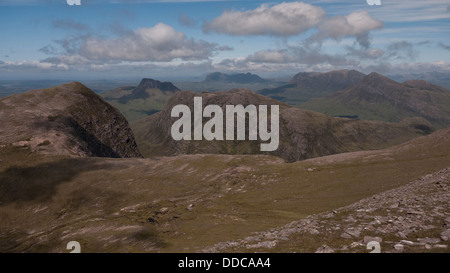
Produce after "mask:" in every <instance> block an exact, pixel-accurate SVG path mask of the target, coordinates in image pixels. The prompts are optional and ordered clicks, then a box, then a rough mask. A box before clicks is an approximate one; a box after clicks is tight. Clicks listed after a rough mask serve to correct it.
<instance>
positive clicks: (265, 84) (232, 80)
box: [176, 72, 286, 92]
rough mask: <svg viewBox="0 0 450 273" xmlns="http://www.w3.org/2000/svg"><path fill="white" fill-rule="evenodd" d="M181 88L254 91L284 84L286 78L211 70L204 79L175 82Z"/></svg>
mask: <svg viewBox="0 0 450 273" xmlns="http://www.w3.org/2000/svg"><path fill="white" fill-rule="evenodd" d="M176 84H177V86H179V87H180V88H181V89H182V90H191V91H196V92H216V91H225V90H230V89H235V88H246V89H250V90H252V91H254V92H256V91H257V90H260V89H263V88H275V87H278V86H280V85H284V84H286V80H278V79H263V78H261V77H260V76H258V75H256V74H252V73H236V74H226V73H221V72H213V73H210V74H208V75H206V77H205V79H204V80H202V81H198V82H187V81H184V82H177V83H176Z"/></svg>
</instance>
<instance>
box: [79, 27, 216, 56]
mask: <svg viewBox="0 0 450 273" xmlns="http://www.w3.org/2000/svg"><path fill="white" fill-rule="evenodd" d="M217 50H219V49H218V48H217V44H215V43H209V42H206V41H203V40H199V41H196V40H194V39H193V38H188V37H186V35H185V34H184V33H183V32H179V31H176V30H175V29H174V28H172V27H171V26H169V25H166V24H163V23H159V24H157V25H155V26H154V27H151V28H140V29H136V30H134V31H133V32H131V33H129V34H127V35H125V36H123V37H119V38H116V39H102V38H98V37H87V38H85V39H84V41H83V42H82V44H81V46H80V48H79V49H78V54H79V55H81V56H83V57H86V58H88V59H93V60H120V61H158V62H166V61H172V60H174V59H182V60H203V59H207V58H209V57H210V56H212V55H213V52H214V51H217Z"/></svg>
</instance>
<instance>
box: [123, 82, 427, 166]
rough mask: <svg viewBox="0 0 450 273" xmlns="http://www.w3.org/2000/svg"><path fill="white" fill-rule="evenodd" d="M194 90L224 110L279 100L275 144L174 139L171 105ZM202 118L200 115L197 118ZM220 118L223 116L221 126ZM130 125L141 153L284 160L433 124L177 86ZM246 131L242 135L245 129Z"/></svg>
mask: <svg viewBox="0 0 450 273" xmlns="http://www.w3.org/2000/svg"><path fill="white" fill-rule="evenodd" d="M195 96H202V100H203V107H204V106H205V105H211V104H215V105H219V106H221V107H222V110H223V112H224V113H225V105H230V104H231V105H237V104H242V105H243V106H247V105H249V104H253V105H256V106H258V105H268V108H269V109H270V105H279V106H280V119H279V124H280V131H279V136H280V142H279V146H278V149H277V150H276V151H273V152H261V151H260V143H261V141H260V140H258V141H249V140H245V141H237V140H234V141H226V140H224V141H215V140H214V141H206V140H201V141H193V140H192V141H184V140H182V141H174V140H173V139H172V137H171V133H170V132H171V126H172V124H173V122H174V121H176V120H177V118H171V116H170V114H171V110H172V108H173V107H174V106H175V105H178V104H184V105H188V106H189V107H190V108H191V111H192V112H193V100H194V97H195ZM269 113H270V110H269ZM224 116H225V114H224ZM269 116H270V114H269ZM207 120H208V119H206V118H204V119H203V122H206V121H207ZM268 120H270V118H268ZM225 124H226V122H225V121H224V126H225ZM131 126H132V128H133V130H134V132H135V134H136V140H137V141H138V144H139V147H140V149H141V152H142V153H143V155H144V156H167V155H169V156H172V155H178V154H208V153H213V154H215V153H218V154H271V155H276V156H279V157H281V158H283V159H285V160H286V161H287V162H294V161H298V160H303V159H307V158H312V157H319V156H324V155H330V154H336V153H343V152H349V151H358V150H368V149H380V148H385V147H388V146H390V145H395V144H398V143H401V142H404V141H407V140H409V139H411V138H414V137H416V136H420V135H424V134H427V133H430V132H432V131H433V130H434V129H433V127H432V126H431V125H430V123H429V122H427V121H426V120H424V119H420V118H416V119H408V120H404V121H402V122H400V123H388V122H379V121H359V120H352V119H347V118H333V117H329V116H326V115H324V114H320V113H316V112H312V111H307V110H301V109H298V108H295V107H291V106H289V105H287V104H284V103H282V102H279V101H276V100H273V99H271V98H268V97H265V96H262V95H258V94H255V93H253V92H251V91H249V90H246V89H234V90H231V91H228V92H215V93H208V92H205V93H202V94H198V93H194V92H191V91H182V92H178V93H177V94H175V95H174V96H172V97H171V98H170V99H169V101H168V103H167V104H166V106H165V107H164V109H163V111H161V112H159V113H157V114H154V115H152V116H149V117H147V118H145V119H142V120H140V121H137V122H134V123H132V124H131ZM269 128H270V127H269ZM192 131H193V130H192ZM224 132H225V128H224ZM246 135H247V137H246V138H247V139H248V134H246ZM192 139H193V138H192Z"/></svg>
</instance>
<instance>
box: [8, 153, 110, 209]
mask: <svg viewBox="0 0 450 273" xmlns="http://www.w3.org/2000/svg"><path fill="white" fill-rule="evenodd" d="M112 167H113V166H112V164H109V163H98V162H96V161H94V160H90V159H89V158H70V159H64V160H60V161H56V162H48V163H42V164H38V165H36V166H32V167H20V166H18V167H15V166H14V167H10V168H8V169H6V170H4V171H3V172H1V173H0V205H6V204H10V203H14V202H17V203H20V202H26V201H46V200H48V199H50V198H51V197H52V196H53V194H55V192H56V187H57V186H58V185H59V184H61V183H64V182H70V181H71V180H73V179H74V178H75V177H76V176H78V175H79V174H81V173H83V172H86V171H91V170H99V169H108V168H112Z"/></svg>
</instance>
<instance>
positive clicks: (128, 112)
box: [100, 78, 180, 121]
mask: <svg viewBox="0 0 450 273" xmlns="http://www.w3.org/2000/svg"><path fill="white" fill-rule="evenodd" d="M179 91H180V89H178V87H176V86H175V85H173V84H172V83H171V82H160V81H158V80H153V79H147V78H144V79H142V80H141V82H140V83H139V85H138V86H137V87H130V86H124V87H120V88H116V89H114V90H111V91H109V92H105V93H102V94H100V95H101V96H102V97H103V98H104V99H105V100H106V101H108V102H109V103H110V104H112V105H113V106H115V107H116V108H117V109H119V111H120V112H121V113H122V114H123V115H124V116H125V117H126V118H127V119H128V120H129V121H133V120H138V119H140V118H143V117H146V116H148V115H151V114H153V113H156V112H158V111H160V110H161V109H162V108H163V106H164V104H165V103H166V102H167V100H168V99H169V97H170V96H172V95H173V94H175V93H176V92H179Z"/></svg>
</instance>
